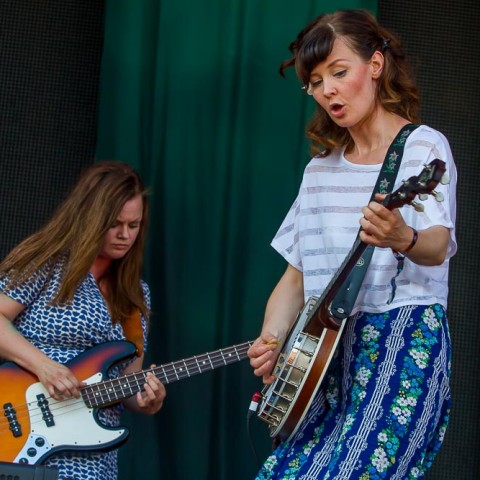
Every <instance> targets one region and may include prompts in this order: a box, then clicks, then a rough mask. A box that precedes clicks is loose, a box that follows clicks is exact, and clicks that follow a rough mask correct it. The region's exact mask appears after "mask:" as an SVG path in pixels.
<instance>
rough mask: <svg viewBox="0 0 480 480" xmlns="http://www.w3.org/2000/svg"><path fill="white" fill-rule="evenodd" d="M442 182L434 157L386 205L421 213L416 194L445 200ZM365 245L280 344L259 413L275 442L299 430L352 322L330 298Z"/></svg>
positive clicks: (357, 243) (311, 301) (357, 244)
mask: <svg viewBox="0 0 480 480" xmlns="http://www.w3.org/2000/svg"><path fill="white" fill-rule="evenodd" d="M439 182H441V183H443V184H445V183H447V182H448V179H447V178H446V175H445V162H443V161H441V160H438V159H435V160H433V161H432V162H430V163H429V164H428V165H427V166H425V168H424V169H423V170H422V172H421V173H420V174H419V175H418V176H413V177H411V178H409V179H408V180H407V181H404V182H403V184H402V186H401V187H400V188H399V189H398V190H396V191H394V192H392V193H390V194H388V195H387V196H386V198H385V200H384V201H383V202H382V205H384V206H385V207H386V208H388V209H389V210H393V209H395V208H400V207H402V206H404V205H407V204H409V205H412V206H414V208H415V209H416V210H418V211H422V210H423V205H422V204H420V203H417V202H415V201H414V199H415V198H416V197H417V195H418V196H419V199H420V200H425V199H426V198H427V196H428V195H430V194H432V195H433V196H434V197H435V198H436V200H437V201H442V200H443V197H442V195H441V194H440V193H437V192H435V191H434V189H435V187H436V186H437V185H438V183H439ZM366 248H367V244H366V243H364V242H362V241H361V240H360V238H359V237H357V239H356V241H355V243H354V245H353V247H352V249H351V250H350V252H349V254H348V255H347V257H346V258H345V260H344V261H343V263H342V264H341V266H340V267H339V269H338V270H337V272H336V273H335V275H334V276H333V278H332V280H331V281H330V283H329V284H328V285H327V287H326V288H325V290H324V291H323V292H322V295H321V296H320V297H310V298H309V299H308V301H307V302H306V304H305V306H304V308H303V309H302V311H301V312H300V313H299V315H298V317H297V319H296V321H295V323H294V324H293V326H292V328H291V329H290V332H289V334H288V337H287V339H286V340H285V342H284V344H283V345H282V349H281V351H280V354H279V356H278V359H277V362H276V364H275V367H274V369H273V375H274V376H275V377H276V378H275V381H274V382H273V383H272V384H271V385H265V387H264V388H263V390H262V392H261V402H260V405H259V409H258V412H257V416H258V418H260V420H263V421H264V422H266V423H267V424H268V427H269V432H270V436H271V437H272V438H275V441H285V440H289V439H290V438H291V437H292V436H293V435H294V434H295V433H296V431H297V429H298V427H299V426H300V424H301V422H302V420H303V419H304V417H305V415H306V413H307V411H308V408H309V407H310V405H311V402H312V400H313V398H314V396H315V394H316V392H317V390H318V388H319V387H320V385H321V383H322V380H323V379H324V377H325V373H326V371H327V369H328V366H329V365H330V362H331V360H332V358H333V355H334V353H335V350H336V348H337V345H338V343H339V341H340V338H341V335H342V332H343V330H344V328H345V325H346V322H347V321H348V317H345V318H339V315H337V316H335V315H334V313H333V311H332V302H333V301H334V298H335V295H336V294H337V292H338V291H339V289H340V287H341V286H342V284H343V282H344V281H345V280H346V279H347V277H348V275H349V274H350V272H351V270H352V269H353V267H355V265H356V264H357V262H358V261H359V259H361V256H362V253H363V252H364V251H365V249H366Z"/></svg>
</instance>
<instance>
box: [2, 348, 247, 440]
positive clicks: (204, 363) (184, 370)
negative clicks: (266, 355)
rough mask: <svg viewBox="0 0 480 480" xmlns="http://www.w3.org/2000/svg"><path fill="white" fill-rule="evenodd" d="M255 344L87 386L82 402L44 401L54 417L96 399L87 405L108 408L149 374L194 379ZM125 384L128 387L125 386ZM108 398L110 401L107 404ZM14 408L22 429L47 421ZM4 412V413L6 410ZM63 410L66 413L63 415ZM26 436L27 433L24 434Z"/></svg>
mask: <svg viewBox="0 0 480 480" xmlns="http://www.w3.org/2000/svg"><path fill="white" fill-rule="evenodd" d="M252 343H253V342H245V343H243V344H240V345H236V346H233V347H228V348H224V349H221V350H218V351H216V352H212V353H205V354H202V355H198V356H194V357H190V358H187V359H185V360H180V361H176V362H171V363H169V364H165V365H162V366H158V367H154V368H150V369H146V370H143V371H141V372H133V373H130V374H128V375H125V376H123V377H119V378H116V379H110V380H107V381H104V382H98V383H93V384H90V385H86V386H84V387H81V389H80V390H81V392H82V398H79V399H68V400H55V399H53V397H50V396H46V397H45V399H46V400H48V405H49V410H50V412H51V413H52V416H53V418H55V416H60V415H62V414H67V413H68V414H70V413H72V411H74V410H75V406H78V409H81V408H84V407H85V405H86V404H87V401H89V402H90V403H91V401H92V400H94V399H95V400H96V399H98V398H99V397H101V401H100V402H99V403H98V405H88V404H87V408H95V407H96V406H101V405H103V406H106V405H108V404H110V403H112V404H113V403H117V402H118V401H119V400H121V399H123V398H126V397H129V396H132V395H134V394H135V393H137V392H139V391H141V390H142V389H143V385H144V383H145V381H146V375H147V373H148V372H151V373H153V374H154V375H155V376H157V377H158V378H160V377H164V378H163V380H162V382H163V383H167V384H168V383H172V382H174V381H176V380H180V379H182V378H186V377H190V376H194V375H196V374H199V373H203V372H204V371H210V370H213V369H215V368H218V367H221V366H224V365H228V364H230V363H234V362H236V361H241V360H243V359H245V358H246V352H247V350H248V348H249V347H250V346H251V344H252ZM176 365H182V366H181V367H180V368H179V367H176ZM191 368H195V371H194V372H188V370H189V369H191ZM141 379H143V381H144V382H143V383H142V384H141V383H140V381H139V380H141ZM125 385H127V386H126V387H125ZM132 386H134V387H135V388H136V391H133V390H134V389H133V388H132ZM112 389H113V390H112ZM126 390H128V391H129V392H130V393H131V394H129V395H124V396H122V397H116V398H113V399H112V396H113V395H112V394H115V395H117V394H118V393H122V394H124V393H125V391H126ZM94 392H99V393H94ZM132 392H133V393H132ZM105 398H107V399H108V400H107V401H105ZM32 403H33V402H32ZM30 405H31V404H30ZM72 407H73V408H72ZM12 408H13V409H14V410H15V417H16V420H17V422H18V424H19V425H20V427H21V425H22V420H24V419H25V418H30V423H31V424H32V425H33V424H35V423H39V422H43V421H44V420H43V412H42V409H41V408H40V407H39V406H35V407H33V408H31V409H29V404H28V403H24V404H20V405H12ZM3 410H4V412H5V409H3ZM62 410H63V411H64V412H62ZM37 418H38V419H37ZM5 430H10V422H9V421H8V419H7V418H6V417H5V416H2V417H1V418H0V433H2V434H3V433H4V431H5ZM28 433H30V432H28ZM28 433H27V434H28ZM23 434H25V432H24V433H23Z"/></svg>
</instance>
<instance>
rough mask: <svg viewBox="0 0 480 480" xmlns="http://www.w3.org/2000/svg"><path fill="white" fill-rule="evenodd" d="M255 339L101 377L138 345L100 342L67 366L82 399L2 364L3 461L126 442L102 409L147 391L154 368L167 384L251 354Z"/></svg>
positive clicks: (40, 458)
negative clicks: (58, 393) (103, 419)
mask: <svg viewBox="0 0 480 480" xmlns="http://www.w3.org/2000/svg"><path fill="white" fill-rule="evenodd" d="M251 344H252V342H245V343H241V344H239V345H234V346H232V347H228V348H223V349H220V350H216V351H214V352H210V353H205V354H202V355H198V356H194V357H190V358H187V359H184V360H180V361H177V362H172V363H167V364H165V365H160V366H158V367H154V368H149V369H147V370H142V371H139V372H135V373H131V374H128V375H124V376H121V377H118V378H115V379H112V380H107V381H102V379H103V378H105V376H106V373H107V371H108V369H109V368H110V367H111V366H112V365H114V364H116V363H119V362H122V361H125V360H126V359H128V358H132V357H133V356H134V354H135V351H136V347H135V345H134V344H133V343H131V342H128V341H114V342H107V343H104V344H100V345H97V346H95V347H92V348H91V349H88V350H86V351H85V352H83V353H82V354H80V355H78V356H77V357H76V358H74V359H73V360H72V361H71V362H68V363H67V364H66V365H67V366H68V367H69V368H70V369H71V370H72V372H73V373H74V374H75V375H76V377H77V378H79V379H84V382H85V383H86V384H87V385H86V386H84V387H82V388H81V397H80V398H78V399H77V398H73V399H68V400H65V401H57V400H54V399H53V398H51V397H50V396H49V395H48V392H47V390H46V389H45V388H44V387H43V385H42V384H41V383H40V382H39V381H38V378H37V377H36V376H35V375H33V374H32V373H30V372H28V371H26V370H24V369H22V368H21V367H19V366H18V365H16V364H15V363H13V362H6V363H4V364H3V365H0V385H1V388H0V407H1V414H0V461H1V462H10V463H12V462H13V463H24V464H39V463H42V462H43V461H44V460H45V459H46V458H48V457H49V456H50V455H52V454H53V453H55V452H58V451H61V450H109V449H111V448H116V447H118V446H119V445H120V444H121V443H123V442H124V441H126V439H127V437H128V434H129V431H128V429H127V428H113V427H107V426H104V425H102V424H101V423H100V421H99V420H98V415H97V413H98V409H99V408H102V407H105V406H108V405H112V404H114V403H117V402H119V401H121V400H123V399H125V398H127V397H131V396H132V395H135V394H136V393H137V392H140V391H141V390H143V386H144V384H145V382H146V375H147V373H148V372H152V373H153V374H154V375H155V376H156V377H157V378H158V379H159V380H160V381H161V382H162V383H164V384H169V383H172V382H176V381H177V380H182V379H184V378H188V377H191V376H193V375H196V374H200V373H204V372H207V371H210V370H213V369H216V368H218V367H222V366H224V365H229V364H231V363H234V362H239V361H240V360H243V359H245V358H246V357H247V350H248V348H249V347H250V345H251Z"/></svg>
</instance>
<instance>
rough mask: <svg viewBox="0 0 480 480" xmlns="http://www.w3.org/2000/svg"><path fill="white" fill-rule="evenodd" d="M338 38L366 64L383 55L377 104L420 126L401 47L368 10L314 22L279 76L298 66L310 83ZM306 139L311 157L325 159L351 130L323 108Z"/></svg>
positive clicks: (415, 90)
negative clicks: (338, 122) (376, 54)
mask: <svg viewBox="0 0 480 480" xmlns="http://www.w3.org/2000/svg"><path fill="white" fill-rule="evenodd" d="M337 38H341V39H342V40H343V41H344V42H345V43H346V44H347V45H348V46H349V47H350V48H351V49H352V50H353V51H354V52H355V53H356V54H357V55H359V56H360V57H361V58H362V59H363V60H364V61H365V62H368V61H369V60H370V58H371V57H372V55H373V54H374V53H375V51H380V52H381V53H382V54H383V56H384V58H385V62H384V68H383V71H382V74H381V77H380V78H379V82H378V89H377V100H378V102H380V103H381V105H382V106H383V107H384V108H385V109H386V110H387V111H388V112H391V113H395V114H397V115H399V116H401V117H404V118H406V119H407V120H409V121H410V122H412V123H420V114H419V112H420V99H419V93H418V88H417V85H416V82H415V79H414V75H413V70H412V67H411V65H410V64H409V63H408V61H407V59H406V55H405V53H404V51H403V48H402V45H401V43H400V41H399V40H398V39H397V38H396V37H395V35H394V34H393V33H392V32H390V31H389V30H387V29H386V28H384V27H382V26H381V25H379V24H378V22H377V20H376V19H375V17H374V16H373V15H372V14H371V13H370V12H368V11H366V10H338V11H337V12H335V13H332V14H322V15H320V16H319V17H317V18H316V19H315V20H313V21H312V22H310V23H309V24H308V25H307V26H306V27H305V28H304V29H303V30H302V31H301V32H300V33H299V34H298V35H297V38H296V39H295V40H294V41H293V42H292V43H291V44H290V45H289V50H290V52H291V53H292V57H291V58H290V59H288V60H285V61H284V62H282V64H281V66H280V70H279V71H280V74H281V75H282V76H284V70H285V69H286V68H288V67H292V66H294V67H295V71H296V74H297V77H298V78H299V80H300V81H301V82H302V83H303V85H308V83H309V81H310V75H311V72H312V70H313V69H314V68H315V67H316V66H317V65H318V64H319V63H320V62H323V61H324V60H325V59H326V58H327V57H328V55H329V54H330V53H331V52H332V49H333V44H334V42H335V40H336V39H337ZM306 135H307V137H308V138H309V139H310V140H311V142H312V154H313V155H319V156H322V157H324V156H327V155H329V154H330V152H331V151H332V149H333V148H336V147H340V146H344V145H347V144H349V142H350V141H351V137H350V134H349V132H348V130H347V129H346V128H343V127H339V126H338V125H337V124H336V123H335V122H334V121H333V120H332V119H331V118H330V117H329V116H328V114H327V112H326V111H325V110H324V109H323V108H322V107H320V106H319V105H317V111H316V112H315V113H314V115H313V117H312V119H311V120H310V122H309V124H308V126H307V131H306Z"/></svg>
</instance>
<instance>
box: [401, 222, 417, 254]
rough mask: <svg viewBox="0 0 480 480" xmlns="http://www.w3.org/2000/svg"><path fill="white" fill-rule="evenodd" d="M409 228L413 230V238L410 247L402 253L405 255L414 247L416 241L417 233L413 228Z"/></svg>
mask: <svg viewBox="0 0 480 480" xmlns="http://www.w3.org/2000/svg"><path fill="white" fill-rule="evenodd" d="M410 228H411V229H412V230H413V238H412V241H411V242H410V245H409V246H408V247H407V248H406V250H404V251H403V252H402V253H407V252H408V251H409V250H411V249H412V248H413V247H414V246H415V244H416V243H417V240H418V232H417V231H416V230H415V229H414V228H413V227H410Z"/></svg>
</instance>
